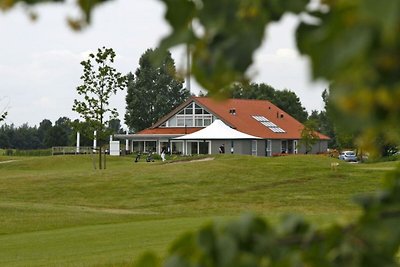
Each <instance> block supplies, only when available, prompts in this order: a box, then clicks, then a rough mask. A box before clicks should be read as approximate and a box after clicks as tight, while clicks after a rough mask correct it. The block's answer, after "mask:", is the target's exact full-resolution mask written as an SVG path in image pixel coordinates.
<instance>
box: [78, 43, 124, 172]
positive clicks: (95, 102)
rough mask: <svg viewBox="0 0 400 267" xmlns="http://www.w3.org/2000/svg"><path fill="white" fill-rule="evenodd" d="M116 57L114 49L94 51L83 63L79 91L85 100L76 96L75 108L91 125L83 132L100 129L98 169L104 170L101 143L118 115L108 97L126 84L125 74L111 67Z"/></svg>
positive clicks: (98, 136) (98, 135)
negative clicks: (110, 104) (109, 124)
mask: <svg viewBox="0 0 400 267" xmlns="http://www.w3.org/2000/svg"><path fill="white" fill-rule="evenodd" d="M114 58H115V52H114V50H113V49H111V48H105V47H103V48H102V49H98V50H97V53H96V54H93V53H91V54H90V55H89V59H88V60H85V61H82V62H81V65H82V66H83V75H82V76H81V80H82V82H83V84H82V85H80V86H78V87H77V88H76V90H77V92H78V95H80V96H82V97H83V100H77V99H75V101H74V105H73V107H72V110H74V111H76V112H77V113H79V115H80V116H81V117H82V118H83V119H84V120H85V121H86V122H87V123H88V124H89V126H90V127H89V128H88V129H86V131H85V132H84V134H87V135H90V134H92V133H93V131H94V130H96V131H97V141H98V143H99V169H102V160H101V158H102V156H101V154H102V152H101V151H102V149H101V144H102V141H103V140H104V139H105V138H106V137H107V135H108V133H107V131H106V128H107V127H106V126H107V124H108V123H109V120H111V119H115V118H116V117H117V116H118V112H117V110H116V109H111V108H110V107H109V99H110V97H111V96H112V95H113V94H116V93H117V91H118V90H124V89H125V87H126V77H125V76H123V75H122V74H121V73H120V72H117V70H116V69H114V68H113V67H111V66H110V65H111V63H113V62H114ZM107 115H109V117H108V118H107Z"/></svg>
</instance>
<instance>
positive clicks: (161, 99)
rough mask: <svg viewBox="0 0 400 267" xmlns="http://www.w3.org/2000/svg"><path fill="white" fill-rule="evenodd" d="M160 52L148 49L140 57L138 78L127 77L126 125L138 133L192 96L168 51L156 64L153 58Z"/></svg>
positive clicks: (136, 73)
mask: <svg viewBox="0 0 400 267" xmlns="http://www.w3.org/2000/svg"><path fill="white" fill-rule="evenodd" d="M157 53H159V52H158V51H156V50H153V49H147V50H146V52H145V53H144V54H143V55H142V56H141V57H140V60H139V68H138V69H137V70H136V72H135V76H134V75H133V74H129V75H128V93H127V95H126V113H125V123H126V125H128V127H129V128H130V129H132V130H133V131H136V132H137V131H140V130H143V129H145V128H147V127H150V126H151V125H152V124H154V123H155V122H156V121H158V120H159V119H160V118H161V117H162V116H164V115H166V114H167V113H168V112H169V111H170V110H171V109H173V108H175V107H177V106H178V105H179V104H181V103H182V102H184V101H185V100H186V99H187V98H188V97H189V95H190V92H189V91H188V90H187V89H186V88H183V80H182V79H180V78H179V77H178V76H177V72H176V68H175V62H174V60H173V59H172V57H171V53H170V52H167V53H166V54H165V55H164V56H163V58H162V60H161V61H160V64H157V65H155V63H154V62H153V60H152V58H153V57H154V56H155V55H156V54H157Z"/></svg>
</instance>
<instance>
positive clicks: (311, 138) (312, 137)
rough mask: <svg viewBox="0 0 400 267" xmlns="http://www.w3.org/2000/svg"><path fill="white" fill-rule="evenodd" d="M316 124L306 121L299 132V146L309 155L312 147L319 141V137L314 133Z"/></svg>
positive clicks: (312, 121)
mask: <svg viewBox="0 0 400 267" xmlns="http://www.w3.org/2000/svg"><path fill="white" fill-rule="evenodd" d="M316 130H317V123H316V121H314V120H308V121H306V122H305V123H304V128H303V130H301V139H300V145H301V146H304V148H305V150H306V152H305V153H306V154H308V153H310V152H311V150H312V148H313V146H314V145H315V144H316V143H317V141H318V140H319V136H318V134H317V133H316Z"/></svg>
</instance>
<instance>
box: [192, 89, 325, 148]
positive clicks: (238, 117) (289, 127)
mask: <svg viewBox="0 0 400 267" xmlns="http://www.w3.org/2000/svg"><path fill="white" fill-rule="evenodd" d="M195 101H196V102H198V103H199V104H200V105H202V106H204V107H207V109H208V110H209V111H211V112H212V113H213V114H215V115H216V116H217V117H219V118H220V119H221V120H222V121H224V122H225V123H226V124H228V125H230V126H232V127H234V128H236V130H238V131H241V132H243V133H247V134H250V135H254V136H258V137H261V138H265V139H281V138H282V139H301V131H302V130H303V128H304V125H303V124H301V123H300V122H298V121H297V120H296V119H295V118H293V117H292V116H290V115H289V114H287V113H286V112H285V111H283V110H282V109H280V108H278V107H277V106H275V105H274V104H272V103H271V102H269V101H267V100H251V99H227V100H224V101H216V100H214V99H211V98H207V97H196V98H195ZM232 109H234V110H235V115H233V114H231V113H230V112H229V111H230V110H232ZM252 116H264V117H265V118H267V119H268V120H270V121H271V122H273V123H274V124H276V125H277V126H279V127H280V128H282V129H283V130H285V133H274V132H273V131H272V130H270V129H269V128H268V127H266V126H264V125H263V124H261V123H260V122H259V121H257V120H255V119H254V118H253V117H252ZM318 135H319V137H320V139H326V140H328V139H329V137H327V136H325V135H323V134H320V133H318Z"/></svg>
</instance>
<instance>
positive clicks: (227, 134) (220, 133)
mask: <svg viewBox="0 0 400 267" xmlns="http://www.w3.org/2000/svg"><path fill="white" fill-rule="evenodd" d="M174 139H177V140H211V139H214V140H231V139H232V140H240V139H252V140H254V139H260V138H259V137H256V136H252V135H249V134H245V133H242V132H239V131H237V130H235V129H232V128H231V127H229V126H228V125H226V124H225V123H223V122H222V121H221V120H215V121H214V122H213V123H212V124H210V125H209V126H207V127H206V128H204V129H201V130H200V131H197V132H194V133H191V134H187V135H184V136H180V137H177V138H174Z"/></svg>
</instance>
